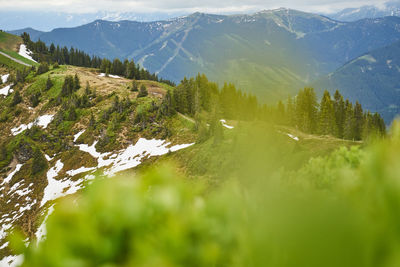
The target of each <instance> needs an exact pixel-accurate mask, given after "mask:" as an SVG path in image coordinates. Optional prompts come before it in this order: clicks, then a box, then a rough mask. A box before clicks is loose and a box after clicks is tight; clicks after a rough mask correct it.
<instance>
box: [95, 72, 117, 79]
mask: <svg viewBox="0 0 400 267" xmlns="http://www.w3.org/2000/svg"><path fill="white" fill-rule="evenodd" d="M97 76H98V77H106V74H105V73H100V74H99V75H97ZM108 77H110V78H114V79H120V78H121V77H119V76H118V75H112V74H108Z"/></svg>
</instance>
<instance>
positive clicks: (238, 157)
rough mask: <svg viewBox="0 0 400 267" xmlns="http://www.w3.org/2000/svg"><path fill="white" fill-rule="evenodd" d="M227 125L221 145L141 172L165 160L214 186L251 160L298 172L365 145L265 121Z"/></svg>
mask: <svg viewBox="0 0 400 267" xmlns="http://www.w3.org/2000/svg"><path fill="white" fill-rule="evenodd" d="M181 119H182V120H185V121H186V122H187V123H189V124H192V125H193V122H191V121H190V120H188V119H185V118H184V117H181ZM228 125H232V126H235V128H234V129H233V130H231V129H226V128H224V129H223V132H224V138H223V140H222V141H221V142H220V143H217V144H216V143H214V138H210V139H209V140H207V141H206V142H204V143H200V144H196V145H194V146H192V147H189V148H187V149H184V150H180V151H178V152H176V153H174V154H171V155H166V156H163V157H162V158H160V159H156V158H154V159H153V160H150V161H148V162H147V164H144V165H142V166H140V169H143V170H146V169H147V168H148V167H151V166H153V164H162V163H164V162H165V161H167V162H172V163H173V164H175V165H176V166H177V168H178V169H179V170H180V172H181V173H183V174H184V175H185V176H187V177H190V178H191V179H195V180H199V179H200V180H203V181H204V182H205V183H207V184H209V185H212V186H214V185H217V184H219V183H221V182H223V180H221V178H227V177H235V176H236V175H237V174H238V173H239V172H243V171H246V172H248V171H249V169H252V168H253V167H252V165H251V164H252V163H250V162H251V161H253V162H254V163H255V164H256V162H258V161H259V160H261V161H262V164H261V165H263V164H264V165H268V166H269V167H271V168H276V169H279V168H281V167H282V168H284V169H286V170H296V169H298V168H301V167H302V166H303V165H304V164H305V163H307V162H308V160H309V159H311V158H313V157H318V156H326V155H329V154H330V153H331V152H333V151H335V150H337V149H339V148H340V147H352V146H361V145H362V143H361V142H352V141H347V140H342V139H337V138H335V137H332V136H317V135H311V134H305V133H302V132H300V131H298V130H296V129H293V128H289V127H284V126H271V125H268V124H266V123H262V122H258V123H244V122H235V121H228ZM287 134H292V135H293V136H296V137H298V138H299V141H295V140H293V139H292V138H290V137H289V136H288V135H287ZM285 158H290V160H288V161H285V162H282V161H278V162H276V160H277V159H281V160H282V159H285ZM258 166H260V165H258ZM266 173H267V172H266Z"/></svg>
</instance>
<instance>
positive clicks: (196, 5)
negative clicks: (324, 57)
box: [0, 0, 385, 14]
mask: <svg viewBox="0 0 400 267" xmlns="http://www.w3.org/2000/svg"><path fill="white" fill-rule="evenodd" d="M384 2H385V0H362V1H360V0H279V1H277V0H217V1H216V0H0V7H1V9H2V11H3V12H4V11H50V12H54V11H56V12H65V13H73V14H79V13H96V12H101V11H109V12H136V13H151V12H160V13H192V12H206V13H221V14H226V13H235V12H236V13H243V12H251V11H258V10H263V9H274V8H279V7H287V8H293V9H298V10H303V11H309V12H318V13H329V12H335V11H339V10H341V9H344V8H348V7H359V6H363V5H375V6H382V5H383V3H384Z"/></svg>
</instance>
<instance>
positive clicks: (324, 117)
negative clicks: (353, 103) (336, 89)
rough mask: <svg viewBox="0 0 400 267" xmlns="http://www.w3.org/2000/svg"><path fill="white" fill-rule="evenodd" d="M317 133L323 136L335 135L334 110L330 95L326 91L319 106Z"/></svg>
mask: <svg viewBox="0 0 400 267" xmlns="http://www.w3.org/2000/svg"><path fill="white" fill-rule="evenodd" d="M318 132H319V133H320V134H324V135H328V134H332V135H336V118H335V109H334V106H333V102H332V100H331V95H330V94H329V92H328V91H326V90H325V92H324V95H323V97H322V99H321V104H320V112H319V123H318Z"/></svg>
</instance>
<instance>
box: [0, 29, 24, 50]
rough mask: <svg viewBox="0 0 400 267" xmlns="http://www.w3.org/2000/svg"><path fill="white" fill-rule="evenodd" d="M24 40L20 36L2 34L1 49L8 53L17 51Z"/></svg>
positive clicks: (0, 36) (0, 34)
mask: <svg viewBox="0 0 400 267" xmlns="http://www.w3.org/2000/svg"><path fill="white" fill-rule="evenodd" d="M20 44H22V39H21V37H19V36H16V35H13V34H9V33H6V32H0V49H1V50H6V51H17V50H18V48H19V45H20Z"/></svg>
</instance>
